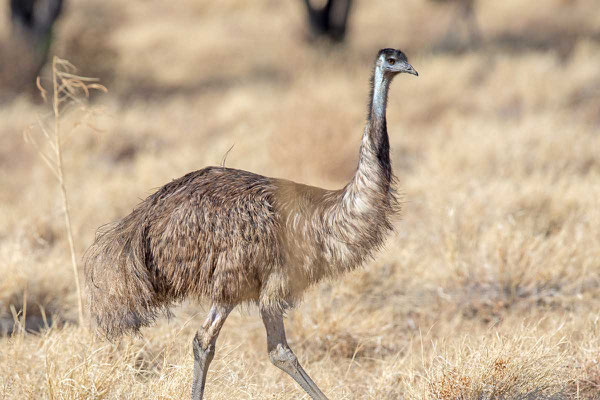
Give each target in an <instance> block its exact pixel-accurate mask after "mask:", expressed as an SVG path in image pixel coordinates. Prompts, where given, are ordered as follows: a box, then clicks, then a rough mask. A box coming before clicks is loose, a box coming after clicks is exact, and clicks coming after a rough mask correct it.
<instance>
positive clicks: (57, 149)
mask: <svg viewBox="0 0 600 400" xmlns="http://www.w3.org/2000/svg"><path fill="white" fill-rule="evenodd" d="M57 63H58V57H56V56H54V58H53V60H52V84H53V87H54V97H53V102H52V107H53V109H54V151H55V153H56V172H57V174H56V175H57V178H58V182H59V185H60V191H61V194H62V200H63V211H64V215H65V224H66V226H67V238H68V240H69V249H70V251H71V263H72V265H73V275H74V278H75V287H76V288H77V307H78V312H79V325H81V326H83V298H82V296H81V285H80V283H79V268H78V266H77V257H76V256H75V243H74V242H73V228H72V226H71V214H70V212H69V201H68V198H67V188H66V186H65V178H64V174H63V167H62V152H61V146H60V108H59V91H58V77H57V75H58V70H57Z"/></svg>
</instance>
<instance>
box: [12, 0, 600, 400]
mask: <svg viewBox="0 0 600 400" xmlns="http://www.w3.org/2000/svg"><path fill="white" fill-rule="evenodd" d="M479 3H480V7H478V19H479V22H480V24H481V27H482V33H483V35H484V37H485V40H486V43H485V44H484V45H483V47H482V48H481V49H479V50H477V51H474V52H470V53H458V52H454V51H452V47H451V44H448V43H447V41H444V34H445V31H446V27H447V26H448V24H450V22H451V21H450V20H449V17H450V16H451V15H452V13H451V12H449V11H450V8H451V7H452V5H451V4H448V5H443V4H437V3H432V2H427V1H425V0H407V1H399V2H390V1H384V0H381V1H358V2H357V7H356V8H355V10H354V14H353V15H352V17H351V21H350V23H351V28H350V34H349V37H348V39H349V42H348V43H347V44H346V45H345V46H343V47H341V48H339V49H337V48H336V49H333V48H329V47H327V46H317V47H313V46H311V45H309V44H307V43H305V42H304V41H303V35H304V32H303V29H304V26H305V21H304V10H303V8H302V2H300V1H297V2H292V1H289V2H283V1H281V2H279V1H270V0H261V1H253V2H246V1H239V0H227V1H220V2H208V1H192V0H185V1H177V2H147V1H131V2H123V1H117V0H108V1H100V0H85V1H84V0H73V1H70V2H69V4H68V10H67V12H66V13H65V15H64V18H63V19H62V20H61V22H60V23H59V26H58V27H57V31H56V35H55V39H56V43H55V45H54V53H56V54H57V55H59V56H60V57H62V58H67V59H69V60H70V61H72V62H73V63H74V64H75V65H77V66H78V67H79V68H80V73H81V74H83V75H86V76H98V77H100V78H101V82H102V83H103V84H105V85H106V86H107V87H108V88H109V89H110V92H109V93H108V94H101V95H96V96H94V97H93V98H92V101H93V102H95V104H97V105H102V106H103V108H104V111H103V113H102V115H100V116H98V117H96V118H95V119H94V121H93V126H94V128H95V130H91V129H88V128H86V127H81V128H79V129H77V130H76V131H74V133H71V134H69V133H68V132H69V131H70V129H67V128H68V127H71V126H73V125H74V124H77V123H78V122H79V119H80V117H81V116H80V115H78V114H76V113H67V114H65V115H63V118H62V120H61V127H64V128H65V129H64V132H63V133H64V134H63V143H62V144H63V154H62V157H63V164H64V165H63V168H64V173H65V182H66V188H67V191H68V196H69V201H70V211H71V219H72V227H73V236H74V240H75V242H74V244H75V250H76V253H77V257H78V259H80V258H81V256H82V254H83V251H84V250H85V248H86V247H87V246H88V245H89V244H90V243H91V241H92V238H93V235H94V232H95V230H96V228H97V227H98V226H100V225H101V224H103V223H106V222H109V221H112V220H115V219H117V218H120V217H122V216H123V215H125V214H127V213H128V212H129V211H131V209H132V208H133V207H134V206H135V204H136V203H137V202H138V201H139V199H140V198H144V197H146V196H147V195H148V194H150V193H151V192H152V191H153V190H154V188H156V187H159V186H161V185H162V184H164V183H166V182H168V181H169V180H171V179H173V178H176V177H178V176H181V175H182V174H184V173H186V172H188V171H190V170H194V169H199V168H201V167H203V166H206V165H210V164H212V165H215V164H219V163H221V161H222V159H223V156H224V154H225V153H226V152H227V150H228V149H230V147H231V146H232V145H235V146H234V147H233V149H232V150H231V151H230V152H229V154H228V156H227V160H226V164H227V165H228V166H230V167H235V168H243V169H248V170H251V171H254V172H258V173H262V174H265V175H270V176H281V177H287V178H290V179H294V180H297V181H301V182H307V183H310V184H315V185H321V186H325V187H329V188H334V187H340V186H341V185H343V184H344V183H345V181H346V180H347V179H349V177H350V176H351V174H352V172H353V170H354V168H355V165H356V161H357V155H358V146H359V142H360V137H361V134H362V127H363V123H364V119H365V116H364V115H365V109H366V101H367V99H366V97H367V93H368V87H367V83H368V82H367V80H368V76H369V73H370V67H371V62H372V58H373V57H374V55H375V54H376V52H377V50H378V49H379V48H381V47H388V46H389V47H398V48H402V49H403V50H405V52H406V53H407V54H408V57H409V60H410V62H411V64H413V65H414V66H415V68H416V69H417V70H418V71H419V74H420V76H419V78H415V79H409V78H407V77H405V76H400V77H398V78H397V79H396V81H395V82H394V84H393V87H392V90H391V95H390V104H389V111H388V128H389V132H390V140H391V147H392V151H393V154H392V157H393V162H394V167H395V173H396V175H397V176H398V178H399V182H400V185H401V188H402V192H403V195H404V201H405V203H404V212H403V218H402V220H401V221H398V222H397V228H398V229H397V234H396V235H395V236H393V237H391V238H390V240H389V242H388V245H387V247H386V250H385V251H384V252H382V253H381V254H380V256H379V257H377V259H376V260H375V261H373V262H371V263H370V264H369V265H368V266H367V267H366V268H364V269H362V270H360V271H357V272H355V273H353V274H351V275H348V276H346V277H345V278H344V279H342V280H340V281H337V282H330V283H326V284H324V285H322V286H319V287H317V288H315V289H313V290H311V291H310V292H309V293H308V294H307V296H306V300H305V302H304V303H302V304H301V305H300V306H299V307H298V308H297V309H296V310H293V311H291V312H290V314H289V316H288V318H287V322H286V324H287V328H288V336H289V341H290V345H291V346H292V348H293V349H294V350H295V351H296V353H297V354H298V356H299V358H300V361H301V362H302V364H303V365H304V366H305V368H306V369H307V371H308V372H309V373H310V374H311V376H313V378H314V379H315V381H316V382H317V383H318V384H319V386H320V387H321V388H322V389H323V391H324V392H325V393H326V394H327V395H328V396H329V397H330V398H332V399H424V400H429V399H444V400H445V399H577V398H580V399H593V398H598V397H600V319H599V317H600V314H599V312H600V311H599V310H600V200H599V199H600V69H599V67H598V66H599V65H600V13H598V12H597V4H596V1H595V0H573V1H564V0H547V1H545V2H544V5H543V6H542V5H541V4H538V3H537V2H522V1H517V0H509V1H502V2H483V1H481V2H479ZM0 18H2V21H1V23H0V26H1V27H2V28H0V30H2V33H3V34H4V33H6V32H5V31H6V29H5V28H4V27H5V26H6V18H7V17H6V10H4V9H3V10H2V14H1V15H0ZM6 60H7V58H5V57H2V62H3V63H4V62H6ZM46 74H47V72H46ZM48 76H49V75H48ZM410 78H412V77H410ZM45 79H46V80H44V79H42V84H43V85H44V87H46V88H50V86H51V85H50V84H49V82H50V81H48V79H47V78H45ZM44 82H45V83H44ZM49 111H50V110H49V108H48V106H44V105H42V104H36V103H33V102H32V101H31V100H30V99H29V98H27V97H22V98H16V99H15V100H14V101H12V102H9V103H5V104H3V105H2V107H1V108H0V141H1V145H0V187H2V190H0V260H2V261H1V262H0V330H4V331H7V330H12V331H13V332H12V334H9V335H4V336H2V337H0V398H6V399H24V398H30V399H38V398H49V399H76V398H77V399H87V398H105V399H120V398H132V399H133V398H144V399H147V398H150V399H170V398H172V399H179V398H185V397H187V396H188V395H189V390H190V378H191V368H192V356H191V340H192V337H193V334H194V332H195V329H196V328H197V327H198V326H199V324H201V321H202V319H203V317H204V313H205V312H206V310H207V309H206V305H198V304H192V303H186V304H183V305H182V306H181V307H178V308H176V309H174V313H175V317H174V318H172V319H171V320H166V319H163V320H161V321H159V322H158V323H157V325H156V326H155V327H153V328H148V329H145V330H144V331H143V337H141V338H125V339H123V340H122V341H120V342H116V343H108V342H103V341H101V340H98V339H96V338H94V336H93V335H92V334H91V333H90V332H89V331H88V330H87V329H86V327H81V326H78V324H77V294H76V288H75V285H74V281H73V277H72V268H71V259H70V254H69V244H68V237H67V235H66V233H65V229H64V215H63V204H62V200H61V197H60V191H59V189H57V187H56V181H55V179H54V177H53V175H52V172H50V170H48V169H47V168H46V167H45V165H44V163H43V162H42V161H41V160H40V159H39V158H38V156H37V155H36V152H35V149H34V148H33V147H32V146H30V145H28V144H26V143H25V142H24V141H23V137H22V132H23V130H24V129H25V128H27V127H28V126H30V125H31V124H32V123H35V121H36V116H37V115H39V114H41V115H43V114H45V113H47V112H49ZM25 304H26V311H25V310H24V307H23V306H24V305H25ZM24 313H26V320H25V321H24V320H23V318H22V316H23V314H24ZM15 320H16V321H17V323H16V324H15V323H14V321H15ZM23 325H25V328H26V329H30V330H32V331H35V332H32V333H24V332H23ZM46 326H48V327H46ZM302 396H303V392H302V391H301V390H300V389H299V388H297V387H296V386H295V384H294V382H293V381H292V380H291V379H289V377H287V376H285V375H284V374H283V373H282V372H281V371H279V370H278V369H276V368H274V367H272V366H271V364H270V362H269V360H268V357H267V355H266V343H265V337H264V331H263V327H262V323H261V322H260V319H259V317H258V316H257V312H256V310H254V309H252V308H250V309H247V310H242V312H234V313H233V314H232V316H231V317H230V318H229V319H228V320H227V322H226V324H225V326H224V328H223V331H222V334H221V337H220V338H219V342H218V345H217V354H216V357H215V361H214V362H213V364H212V365H211V369H210V371H209V375H208V386H207V393H206V397H207V398H208V399H236V398H240V399H267V398H268V399H271V398H272V399H297V398H301V397H302ZM304 398H306V397H304Z"/></svg>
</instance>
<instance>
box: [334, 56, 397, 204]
mask: <svg viewBox="0 0 600 400" xmlns="http://www.w3.org/2000/svg"><path fill="white" fill-rule="evenodd" d="M389 87H390V78H389V77H387V76H386V75H384V74H383V72H382V71H381V70H380V69H379V68H377V67H375V70H374V71H373V76H372V78H371V96H370V103H369V114H368V120H367V124H366V126H365V131H364V134H363V138H362V144H361V147H360V158H359V161H358V168H357V170H356V173H355V174H354V178H353V179H352V181H351V182H350V184H348V186H346V188H345V190H344V200H345V203H346V206H347V207H352V205H353V203H356V204H358V205H359V206H360V205H362V204H365V205H367V207H366V208H373V207H377V206H379V205H380V204H379V203H380V202H381V200H382V196H383V198H384V199H385V198H386V197H387V195H388V193H389V192H390V185H391V182H392V166H391V163H390V143H389V139H388V133H387V125H386V117H385V114H386V106H387V95H388V89H389ZM359 208H361V207H359Z"/></svg>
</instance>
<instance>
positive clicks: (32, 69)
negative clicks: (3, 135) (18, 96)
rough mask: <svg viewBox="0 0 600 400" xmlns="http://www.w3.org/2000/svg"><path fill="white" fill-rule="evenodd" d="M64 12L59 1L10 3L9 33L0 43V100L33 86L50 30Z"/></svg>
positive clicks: (49, 38)
mask: <svg viewBox="0 0 600 400" xmlns="http://www.w3.org/2000/svg"><path fill="white" fill-rule="evenodd" d="M62 9H63V1H62V0H10V19H11V24H12V27H11V34H10V37H9V38H8V40H6V41H5V42H4V43H2V49H1V50H2V55H3V59H4V61H3V62H2V63H1V64H0V88H1V89H2V91H1V94H0V97H7V96H11V95H12V94H14V93H18V92H22V91H29V90H32V89H33V88H34V87H35V79H36V77H37V76H38V75H39V73H40V71H41V70H42V67H43V66H44V64H45V62H46V60H47V58H48V51H49V50H50V44H51V42H52V27H53V26H54V23H55V21H56V20H57V18H58V17H59V15H60V13H61V11H62Z"/></svg>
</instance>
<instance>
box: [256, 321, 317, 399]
mask: <svg viewBox="0 0 600 400" xmlns="http://www.w3.org/2000/svg"><path fill="white" fill-rule="evenodd" d="M260 315H261V317H262V319H263V322H264V324H265V328H266V329H267V349H268V351H269V358H270V359H271V362H272V363H273V365H275V366H276V367H277V368H279V369H281V370H283V371H284V372H286V373H287V374H288V375H290V376H291V377H292V378H294V380H295V381H296V382H298V384H299V385H300V386H302V389H304V390H305V391H306V393H308V395H309V396H310V397H312V398H313V399H314V400H327V397H325V395H324V394H323V392H321V390H319V388H318V387H317V385H316V384H315V383H314V382H313V381H312V379H310V377H309V376H308V374H307V373H306V372H305V371H304V369H303V368H302V366H301V365H300V363H299V362H298V359H297V358H296V355H295V354H294V353H293V352H292V350H291V349H290V348H289V346H288V344H287V340H286V339H285V329H284V326H283V313H282V312H281V311H266V310H261V311H260Z"/></svg>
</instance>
